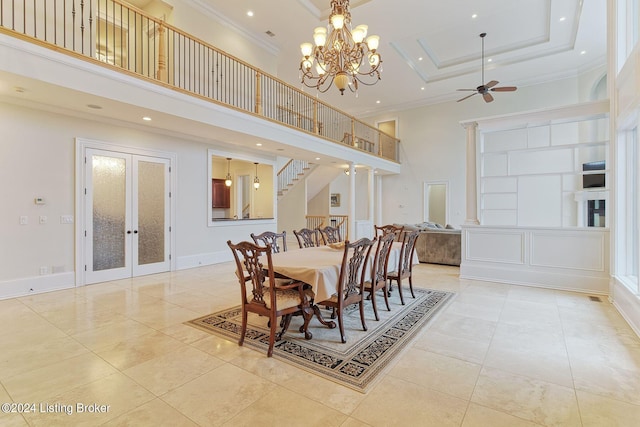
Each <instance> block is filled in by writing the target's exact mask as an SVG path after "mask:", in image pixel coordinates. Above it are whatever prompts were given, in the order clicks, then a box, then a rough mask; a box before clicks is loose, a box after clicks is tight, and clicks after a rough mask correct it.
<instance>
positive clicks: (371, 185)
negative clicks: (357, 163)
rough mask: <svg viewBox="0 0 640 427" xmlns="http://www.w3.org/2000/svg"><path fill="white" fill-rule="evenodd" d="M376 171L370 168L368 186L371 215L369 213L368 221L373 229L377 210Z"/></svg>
mask: <svg viewBox="0 0 640 427" xmlns="http://www.w3.org/2000/svg"><path fill="white" fill-rule="evenodd" d="M375 173H376V171H375V169H374V168H369V180H368V184H369V213H368V219H369V222H370V223H371V227H372V228H373V224H374V222H373V221H374V217H375V215H374V209H375V203H374V202H375V199H376V197H375V196H376V193H375V191H376V182H375V179H376V176H375Z"/></svg>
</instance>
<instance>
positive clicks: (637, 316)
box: [611, 277, 640, 337]
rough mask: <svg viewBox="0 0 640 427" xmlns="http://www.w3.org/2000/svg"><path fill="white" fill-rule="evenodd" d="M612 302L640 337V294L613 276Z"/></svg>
mask: <svg viewBox="0 0 640 427" xmlns="http://www.w3.org/2000/svg"><path fill="white" fill-rule="evenodd" d="M611 280H612V282H613V283H612V290H611V302H612V303H613V305H614V307H615V308H616V309H617V310H618V312H620V314H621V315H622V317H624V319H625V320H626V321H627V323H628V324H629V326H631V329H633V331H634V332H635V333H636V335H638V336H639V337H640V296H638V295H635V294H634V293H633V292H631V290H629V288H627V287H626V286H625V285H624V284H622V283H620V281H619V280H618V279H617V278H615V277H613V278H612V279H611Z"/></svg>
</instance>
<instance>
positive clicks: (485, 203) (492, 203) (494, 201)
mask: <svg viewBox="0 0 640 427" xmlns="http://www.w3.org/2000/svg"><path fill="white" fill-rule="evenodd" d="M482 208H483V209H514V210H515V209H517V208H518V195H517V194H485V195H484V196H482Z"/></svg>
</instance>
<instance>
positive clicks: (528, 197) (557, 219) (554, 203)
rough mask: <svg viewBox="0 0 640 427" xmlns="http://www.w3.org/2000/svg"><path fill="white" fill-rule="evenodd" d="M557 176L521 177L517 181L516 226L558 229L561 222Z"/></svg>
mask: <svg viewBox="0 0 640 427" xmlns="http://www.w3.org/2000/svg"><path fill="white" fill-rule="evenodd" d="M561 201H562V199H561V179H560V176H559V175H542V176H523V177H520V178H519V181H518V225H521V226H539V227H558V226H560V225H561V222H562V210H561V209H562V208H561Z"/></svg>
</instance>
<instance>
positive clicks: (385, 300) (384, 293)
mask: <svg viewBox="0 0 640 427" xmlns="http://www.w3.org/2000/svg"><path fill="white" fill-rule="evenodd" d="M386 285H387V284H386V282H385V287H384V288H382V294H383V295H384V303H385V304H386V305H387V311H391V307H390V306H389V294H388V293H387V286H386Z"/></svg>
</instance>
